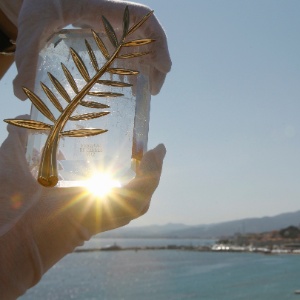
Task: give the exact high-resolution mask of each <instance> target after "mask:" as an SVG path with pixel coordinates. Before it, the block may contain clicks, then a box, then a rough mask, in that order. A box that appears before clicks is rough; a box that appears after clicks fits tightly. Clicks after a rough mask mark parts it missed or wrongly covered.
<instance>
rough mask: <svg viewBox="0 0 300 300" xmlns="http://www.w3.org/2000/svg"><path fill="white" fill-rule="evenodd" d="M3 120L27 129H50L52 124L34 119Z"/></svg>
mask: <svg viewBox="0 0 300 300" xmlns="http://www.w3.org/2000/svg"><path fill="white" fill-rule="evenodd" d="M4 122H6V123H8V124H11V125H15V126H19V127H23V128H27V129H35V130H50V129H51V128H52V125H49V124H46V123H43V122H40V121H35V120H20V119H19V120H18V119H6V120H4Z"/></svg>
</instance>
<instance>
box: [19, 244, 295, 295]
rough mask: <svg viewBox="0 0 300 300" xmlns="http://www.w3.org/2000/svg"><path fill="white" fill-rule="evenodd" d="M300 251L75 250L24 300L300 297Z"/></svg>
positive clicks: (98, 245)
mask: <svg viewBox="0 0 300 300" xmlns="http://www.w3.org/2000/svg"><path fill="white" fill-rule="evenodd" d="M211 243H213V241H209V240H188V239H187V240H178V239H174V240H172V239H101V238H94V239H92V240H91V241H89V242H88V243H86V244H85V245H84V247H85V248H95V247H104V246H108V245H113V244H117V245H119V246H121V247H146V246H149V247H150V246H157V247H158V246H168V245H177V246H178V245H188V246H189V245H192V246H198V245H199V246H201V245H209V244H211ZM295 290H300V255H295V254H294V255H293V254H281V255H270V254H269V255H266V254H259V253H222V252H199V251H186V250H138V251H134V250H123V251H95V252H76V253H72V254H69V255H67V256H66V257H65V258H64V259H63V260H61V261H60V262H59V263H57V264H56V265H55V266H54V267H53V268H52V269H51V270H50V271H48V272H47V273H46V274H45V275H44V277H43V279H42V280H41V281H40V283H39V284H38V285H37V286H35V287H33V288H32V289H31V290H29V291H28V292H27V293H26V294H25V295H24V296H23V297H21V298H20V299H22V300H35V299H39V300H40V299H42V300H47V299H49V300H56V299H59V300H60V299H82V300H85V299H86V300H92V299H93V300H94V299H95V300H96V299H103V300H121V299H122V300H143V299H145V300H166V299H167V300H173V299H174V300H183V299H204V300H218V299H220V300H235V299H239V300H240V299H245V300H246V299H247V300H250V299H251V300H252V299H256V300H284V299H291V300H294V299H295V300H296V299H299V300H300V295H296V294H294V291H295Z"/></svg>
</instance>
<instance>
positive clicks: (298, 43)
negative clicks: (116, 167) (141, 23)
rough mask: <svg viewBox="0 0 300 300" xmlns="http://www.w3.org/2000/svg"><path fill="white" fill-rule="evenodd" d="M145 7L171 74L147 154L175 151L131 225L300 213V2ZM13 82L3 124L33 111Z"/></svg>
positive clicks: (155, 101) (155, 104)
mask: <svg viewBox="0 0 300 300" xmlns="http://www.w3.org/2000/svg"><path fill="white" fill-rule="evenodd" d="M140 2H141V3H144V4H146V5H149V6H150V7H151V8H153V9H154V10H155V12H156V15H157V16H158V18H159V19H160V21H161V23H162V24H163V26H164V28H165V30H166V32H167V35H168V38H169V47H170V52H171V56H172V60H173V69H172V71H171V73H170V75H169V76H168V78H167V81H166V83H165V85H164V87H163V90H162V91H161V93H160V94H159V95H158V96H156V97H153V98H152V108H151V123H150V136H149V148H152V147H154V146H156V145H157V144H158V143H160V142H164V143H165V145H166V147H167V150H168V153H167V156H166V159H165V164H164V170H163V176H162V179H161V184H160V186H159V188H158V190H157V191H156V193H155V195H154V197H153V200H152V205H151V208H150V211H149V212H148V214H147V215H145V216H143V217H142V218H141V219H139V220H138V221H135V222H134V223H133V225H148V224H165V223H169V222H173V223H186V224H203V223H215V222H221V221H227V220H233V219H240V218H245V217H260V216H266V215H268V216H271V215H275V214H279V213H282V212H289V211H295V210H299V209H300V117H299V116H300V39H299V34H300V18H299V11H300V1H298V0H294V1H292V0H286V1H282V0H281V1H278V0H269V1H268V0H252V1H239V0H234V1H233V0H229V1H222V0H218V1H214V0H206V1H202V0H193V1H191V0H189V1H182V0H181V1H178V0H172V1H166V0H161V1H158V0H144V1H140ZM14 75H15V70H11V72H10V73H9V74H8V75H7V76H6V77H5V80H3V81H2V82H1V83H0V90H1V98H2V109H1V111H0V117H1V119H3V118H7V117H14V116H16V115H17V114H20V113H23V112H29V103H25V104H24V103H21V102H20V101H18V100H17V99H15V98H14V96H13V95H12V89H11V80H12V78H13V77H14ZM0 130H1V133H0V140H1V141H3V139H4V137H5V135H6V133H5V125H4V124H3V123H2V124H1V128H0Z"/></svg>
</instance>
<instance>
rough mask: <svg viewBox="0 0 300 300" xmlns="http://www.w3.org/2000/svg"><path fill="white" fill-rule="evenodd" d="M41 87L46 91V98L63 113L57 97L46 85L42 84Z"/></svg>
mask: <svg viewBox="0 0 300 300" xmlns="http://www.w3.org/2000/svg"><path fill="white" fill-rule="evenodd" d="M41 87H42V89H43V90H44V93H45V94H46V96H47V97H48V98H49V100H50V101H51V102H52V103H53V105H54V106H55V107H56V108H57V110H58V111H59V112H62V111H63V108H62V106H61V105H60V103H59V101H58V99H57V98H56V96H55V95H54V94H53V93H52V91H51V90H50V89H49V88H48V87H47V86H46V85H45V84H44V83H42V82H41Z"/></svg>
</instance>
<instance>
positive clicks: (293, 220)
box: [101, 211, 300, 238]
mask: <svg viewBox="0 0 300 300" xmlns="http://www.w3.org/2000/svg"><path fill="white" fill-rule="evenodd" d="M290 225H294V226H297V227H298V226H299V225H300V211H296V212H291V213H284V214H280V215H277V216H273V217H262V218H248V219H241V220H234V221H229V222H222V223H216V224H204V225H197V226H188V225H184V224H172V223H171V224H166V225H152V226H144V227H136V228H135V227H123V228H119V229H116V230H112V231H108V232H104V233H101V236H102V237H122V238H220V237H224V236H231V235H233V234H235V233H242V234H245V233H261V232H266V231H272V230H279V229H282V228H285V227H288V226H290Z"/></svg>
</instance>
